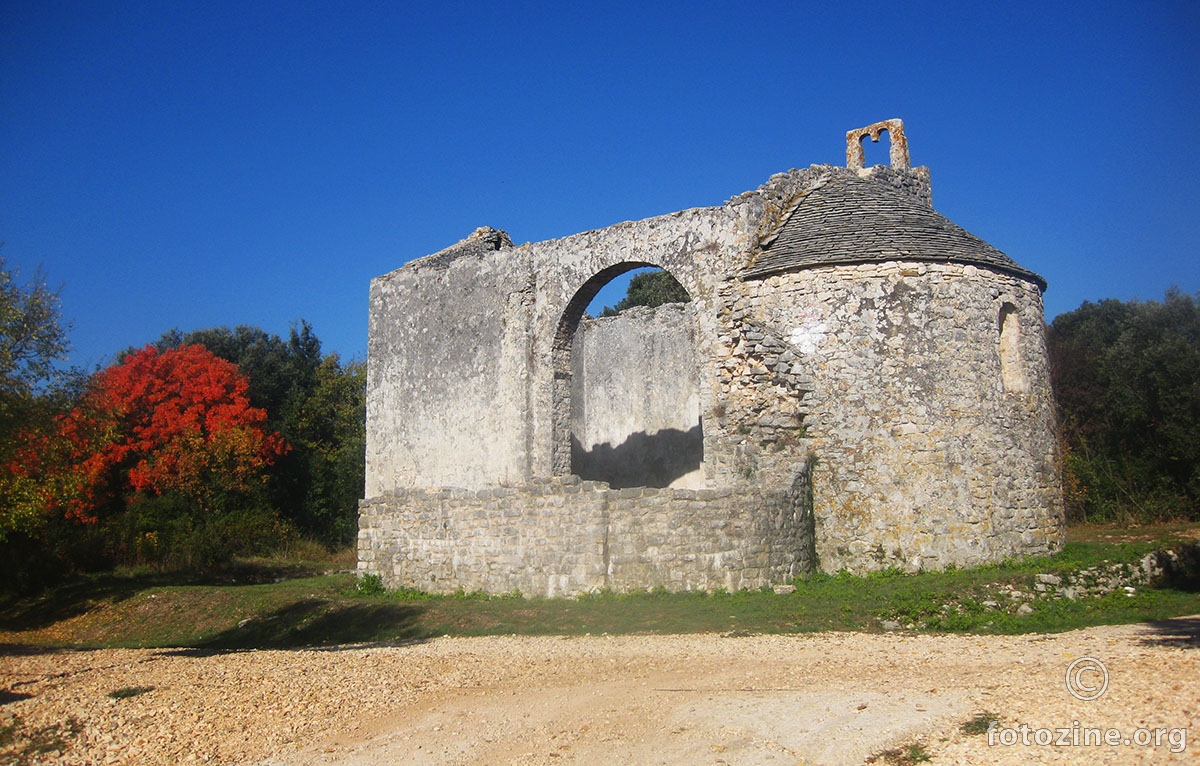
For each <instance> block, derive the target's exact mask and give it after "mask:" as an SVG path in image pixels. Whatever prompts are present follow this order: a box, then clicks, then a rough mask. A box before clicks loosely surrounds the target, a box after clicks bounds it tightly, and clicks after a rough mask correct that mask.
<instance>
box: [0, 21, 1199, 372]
mask: <svg viewBox="0 0 1200 766" xmlns="http://www.w3.org/2000/svg"><path fill="white" fill-rule="evenodd" d="M891 117H900V118H902V119H904V121H905V124H906V128H907V133H908V136H909V144H910V148H911V152H912V159H913V162H914V164H920V165H927V166H929V167H930V168H931V170H932V176H933V193H934V205H935V207H936V208H937V209H938V210H939V211H940V212H942V213H943V214H945V215H947V216H948V217H949V218H950V219H951V220H953V221H955V222H956V223H958V224H959V225H961V226H963V227H964V228H966V229H967V230H968V231H970V232H972V233H974V234H976V235H978V236H981V237H983V238H984V239H985V240H987V241H989V242H990V243H991V244H993V245H995V246H996V247H998V248H1000V249H1001V250H1003V251H1004V252H1006V253H1007V254H1008V255H1010V256H1011V257H1013V258H1014V259H1015V260H1017V261H1018V262H1019V263H1021V264H1022V265H1024V266H1026V267H1028V268H1030V269H1033V270H1034V271H1037V272H1039V273H1041V274H1042V275H1044V276H1045V277H1046V278H1047V279H1048V280H1049V282H1050V289H1049V291H1048V293H1047V294H1046V308H1047V315H1048V318H1053V317H1054V316H1055V315H1057V314H1059V313H1061V312H1063V311H1069V310H1071V309H1073V308H1075V307H1077V306H1078V305H1079V304H1080V303H1081V302H1083V301H1084V300H1098V299H1101V298H1105V297H1115V298H1121V299H1130V298H1139V299H1144V300H1145V299H1158V298H1161V297H1162V294H1163V291H1164V290H1165V289H1166V288H1168V287H1169V286H1171V285H1178V286H1179V287H1180V288H1181V289H1183V290H1184V291H1186V292H1192V293H1194V292H1197V291H1200V214H1198V212H1197V211H1198V210H1200V172H1198V171H1197V165H1198V163H1197V157H1200V3H1197V2H1195V1H1194V0H1180V1H1179V2H1153V1H1152V0H1146V1H1144V2H1129V3H1115V2H1089V3H1054V2H1045V1H1043V2H1031V3H1022V2H1013V3H1008V2H1005V3H997V2H979V3H974V2H944V3H921V2H913V3H880V4H877V5H872V4H847V3H829V4H825V3H820V4H818V3H806V2H797V1H796V0H792V1H791V2H786V3H771V2H762V3H731V2H723V3H709V2H689V3H680V4H672V3H630V4H624V3H619V2H615V3H568V2H555V3H519V2H508V3H406V2H387V3H366V2H302V1H293V2H286V3H283V2H281V3H266V2H247V1H245V0H243V1H242V2H220V1H219V0H212V1H209V2H195V3H193V2H185V1H180V2H161V0H154V1H153V2H137V1H136V0H135V1H133V2H121V3H112V2H55V1H54V0H38V1H37V2H28V1H27V0H7V2H5V3H3V4H0V240H2V241H4V242H6V244H5V246H4V248H3V250H0V254H3V256H4V257H5V258H6V259H7V261H8V263H9V266H10V267H16V268H18V269H20V270H21V272H22V273H23V274H30V273H32V272H33V270H34V269H35V268H36V267H37V266H38V265H41V266H42V267H43V269H44V271H45V273H46V275H47V277H48V281H49V282H51V284H61V285H62V292H61V297H62V309H63V314H64V317H65V318H66V319H68V320H70V321H71V322H72V324H73V327H72V330H71V333H70V339H71V341H72V343H73V345H74V348H75V350H74V352H73V356H72V361H73V362H74V363H76V364H79V365H81V366H84V367H92V366H95V365H98V364H104V363H107V362H110V361H111V360H112V357H113V356H114V355H115V354H116V353H117V352H118V351H120V350H121V349H124V348H126V347H129V346H137V345H142V344H144V343H147V342H150V341H152V340H154V339H155V338H157V337H158V336H159V335H160V334H162V333H163V332H164V331H166V330H169V329H171V328H173V327H177V328H179V329H181V330H191V329H198V328H204V327H214V326H219V325H228V326H234V325H238V324H248V325H257V326H260V327H262V328H263V329H265V330H268V331H270V332H275V333H280V334H286V332H287V330H288V327H289V326H290V324H291V323H293V322H295V321H297V320H300V319H306V320H308V321H309V322H310V323H312V325H313V327H314V330H315V331H316V333H317V335H318V337H320V338H321V339H322V341H323V342H324V347H325V350H327V351H337V352H339V353H341V354H342V355H343V357H359V358H361V357H363V356H364V355H365V350H366V325H367V288H368V283H369V281H370V279H371V278H372V277H374V276H377V275H379V274H383V273H386V272H388V271H390V270H392V269H395V268H397V267H399V266H401V265H402V264H404V263H405V262H406V261H408V260H411V259H412V258H416V257H419V256H421V255H425V254H428V253H431V252H434V251H436V250H439V249H441V248H443V247H445V246H447V245H450V244H452V243H454V242H455V241H457V240H458V239H461V238H462V237H464V236H466V235H467V234H469V233H470V232H471V231H472V230H473V229H475V228H476V227H478V226H482V225H489V226H494V227H496V228H500V229H504V230H506V231H508V232H509V233H510V234H511V236H512V238H513V240H514V241H515V242H517V243H521V242H527V241H538V240H543V239H548V238H553V237H561V236H566V235H569V234H573V233H576V232H579V231H585V230H588V229H594V228H599V227H603V226H607V225H609V224H612V223H616V222H619V221H623V220H630V219H639V218H646V217H649V216H653V215H658V214H662V213H668V212H671V211H674V210H680V209H684V208H689V207H700V206H708V205H718V204H721V203H722V202H723V201H725V200H726V199H728V198H729V197H732V196H734V195H736V194H738V193H740V192H742V191H745V190H748V189H753V188H755V187H757V186H758V185H759V184H761V183H762V182H764V181H765V180H766V179H767V178H768V177H769V176H770V175H771V174H773V173H776V172H780V171H784V170H787V169H789V168H792V167H806V166H808V165H810V164H817V163H832V164H844V135H845V132H846V131H847V130H849V129H852V128H857V127H861V126H863V125H867V124H869V123H872V122H876V121H878V120H881V119H885V118H891ZM885 152H886V150H885V149H882V148H881V150H880V154H879V155H877V156H872V155H870V154H869V155H868V162H876V161H879V162H882V161H885V160H884V159H883V158H884V157H885V156H886V153H885ZM618 297H619V296H618ZM615 300H616V298H615V297H614V298H612V300H611V301H610V302H615ZM450 321H452V319H451V320H450Z"/></svg>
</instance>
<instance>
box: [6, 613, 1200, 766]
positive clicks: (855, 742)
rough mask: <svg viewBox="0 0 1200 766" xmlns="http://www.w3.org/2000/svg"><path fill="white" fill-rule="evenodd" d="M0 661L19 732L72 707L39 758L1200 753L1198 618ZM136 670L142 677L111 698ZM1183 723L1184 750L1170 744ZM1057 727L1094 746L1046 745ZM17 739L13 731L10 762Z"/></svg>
mask: <svg viewBox="0 0 1200 766" xmlns="http://www.w3.org/2000/svg"><path fill="white" fill-rule="evenodd" d="M1081 656H1090V657H1094V658H1096V659H1098V660H1100V661H1102V662H1103V663H1104V665H1105V666H1106V668H1107V670H1108V673H1109V686H1108V689H1107V691H1106V693H1105V694H1104V695H1103V696H1101V697H1100V698H1099V699H1096V700H1094V701H1082V700H1079V699H1076V698H1075V697H1073V696H1071V694H1069V693H1068V691H1067V689H1066V687H1065V682H1064V678H1065V674H1066V670H1067V666H1068V664H1069V663H1070V662H1071V661H1072V660H1074V659H1076V658H1078V657H1081ZM0 663H2V664H0V689H2V690H6V691H3V692H0V703H2V704H0V720H3V721H11V720H12V718H13V716H16V717H17V718H19V720H20V722H21V725H22V727H23V729H24V730H25V731H31V730H36V729H42V728H46V727H54V726H59V727H62V726H63V725H64V722H65V721H68V720H70V719H73V720H74V721H75V722H76V727H77V728H78V729H79V732H78V734H76V735H75V736H74V737H69V738H68V739H67V742H68V747H67V748H66V749H65V750H64V751H63V752H61V753H50V754H47V755H45V756H44V757H42V759H41V760H40V761H38V760H35V761H34V762H45V763H67V764H85V763H86V764H90V763H131V764H133V763H136V764H143V763H147V764H156V763H162V764H167V763H188V762H210V763H238V764H270V765H271V766H285V765H286V766H290V765H291V764H309V763H328V764H364V765H365V764H392V763H397V764H405V763H411V764H417V763H420V764H428V763H444V764H450V763H480V764H483V763H488V764H495V763H520V764H563V763H581V764H584V763H586V764H590V763H668V764H674V763H688V764H704V763H712V764H721V763H726V764H760V763H771V764H794V763H862V762H864V761H865V760H866V759H867V758H868V757H869V756H871V754H873V753H879V752H880V751H881V750H884V749H886V748H893V747H898V746H901V745H904V744H907V743H913V742H920V743H921V745H922V747H924V749H925V752H927V753H928V754H929V755H930V756H932V758H933V762H934V763H962V764H976V763H1041V762H1054V763H1068V762H1078V763H1084V762H1087V763H1139V762H1144V763H1164V762H1179V763H1195V762H1197V761H1200V745H1197V744H1196V743H1195V742H1193V739H1194V738H1195V736H1196V735H1197V734H1198V733H1200V618H1188V619H1183V620H1175V621H1170V622H1169V623H1165V624H1160V625H1155V626H1147V625H1141V626H1136V625H1135V626H1119V627H1101V628H1091V629H1088V630H1081V631H1075V632H1071V633H1063V634H1056V635H1048V636H1043V635H1033V636H1018V637H993V636H920V635H918V636H913V635H899V634H884V635H877V634H847V633H824V634H818V635H802V636H752V637H738V638H734V637H722V636H717V635H699V636H622V637H583V638H557V637H549V638H528V637H515V636H513V637H497V638H469V639H467V638H443V639H438V640H435V641H429V642H426V643H418V644H412V645H408V646H354V647H341V648H331V649H313V650H297V651H253V652H236V653H227V654H204V653H197V652H192V651H186V650H181V651H162V650H105V651H54V652H49V651H48V652H40V651H23V650H20V649H19V648H16V647H7V648H6V649H4V653H3V656H0ZM1079 678H1080V680H1081V681H1082V682H1083V683H1084V684H1085V685H1089V686H1095V685H1096V682H1098V681H1099V680H1100V676H1099V674H1098V673H1090V674H1084V675H1081V676H1080V677H1079ZM131 687H141V688H146V687H150V689H149V690H148V691H144V692H143V693H140V694H137V695H135V696H130V697H127V698H123V699H113V698H111V697H109V696H108V694H109V693H110V692H112V691H115V690H118V689H123V688H131ZM984 712H990V713H995V714H997V715H998V716H999V719H1000V720H999V723H998V725H997V728H996V730H994V731H993V734H992V736H991V737H990V739H991V740H992V745H991V746H989V736H988V735H987V734H979V735H974V736H968V735H965V734H963V733H962V732H960V731H959V727H960V725H961V724H963V723H964V722H966V721H968V720H970V719H971V718H973V717H974V716H976V715H978V714H980V713H984ZM1074 722H1078V723H1074ZM1021 725H1025V726H1026V728H1025V729H1024V731H1022V730H1021V729H1019V728H1018V727H1020V726H1021ZM1088 728H1100V729H1108V728H1113V729H1117V730H1118V731H1119V735H1120V736H1121V737H1122V738H1124V737H1129V738H1134V739H1135V742H1136V741H1140V740H1141V739H1144V738H1148V739H1149V740H1150V741H1151V743H1152V742H1153V738H1154V731H1153V730H1154V729H1155V728H1158V729H1161V730H1162V731H1161V733H1160V734H1159V735H1158V736H1159V745H1158V746H1157V747H1154V746H1153V745H1152V744H1151V745H1148V746H1139V745H1137V744H1134V743H1131V744H1130V745H1129V746H1123V745H1117V746H1115V747H1111V746H1095V745H1090V746H1084V745H1083V744H1082V741H1083V738H1084V737H1085V736H1087V732H1086V731H1085V730H1086V729H1088ZM1184 728H1186V729H1187V730H1188V731H1187V732H1186V736H1187V740H1186V750H1185V751H1183V752H1172V750H1178V749H1179V746H1180V745H1181V744H1182V742H1181V741H1180V740H1181V736H1180V735H1181V734H1183V733H1184V732H1181V731H1179V730H1181V729H1184ZM1039 729H1065V731H1064V732H1063V733H1062V734H1054V733H1052V732H1050V733H1042V732H1039V731H1037V730H1039ZM1139 729H1141V730H1143V731H1144V732H1147V733H1145V734H1142V733H1139V732H1138V730H1139ZM50 730H51V731H52V730H53V729H52V728H51V729H50ZM1172 730H1173V731H1172ZM1046 736H1053V737H1055V738H1056V739H1058V738H1061V737H1065V740H1064V741H1065V742H1070V741H1071V738H1072V737H1076V738H1078V739H1079V740H1080V744H1079V745H1077V746H1072V745H1060V746H1052V745H1039V744H1037V741H1036V740H1037V738H1038V737H1041V738H1042V739H1043V740H1044V739H1045V737H1046ZM1022 739H1027V740H1028V741H1029V744H1028V745H1024V744H1022V743H1021V740H1022ZM1005 740H1015V741H1016V744H1014V745H1011V746H1006V745H1005V744H1003V743H1004V741H1005ZM5 753H7V754H5ZM11 753H12V746H9V750H8V751H5V750H4V749H3V748H0V763H4V762H13V756H12V755H11ZM879 762H884V761H883V759H882V758H881V759H879Z"/></svg>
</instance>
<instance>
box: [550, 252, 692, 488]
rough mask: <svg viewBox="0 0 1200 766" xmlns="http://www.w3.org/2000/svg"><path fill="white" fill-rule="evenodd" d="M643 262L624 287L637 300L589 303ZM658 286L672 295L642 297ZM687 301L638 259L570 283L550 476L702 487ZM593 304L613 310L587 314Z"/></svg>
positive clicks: (559, 335)
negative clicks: (663, 298) (571, 290)
mask: <svg viewBox="0 0 1200 766" xmlns="http://www.w3.org/2000/svg"><path fill="white" fill-rule="evenodd" d="M646 267H651V269H650V270H646V271H642V272H640V273H639V274H638V276H635V277H634V279H633V280H632V282H631V285H632V286H631V287H630V288H629V291H628V292H627V293H626V296H627V297H629V298H632V299H633V300H632V302H633V303H634V304H635V305H632V306H631V305H628V304H629V302H628V301H626V302H625V304H624V305H623V304H622V303H621V302H619V301H618V302H609V301H610V300H611V297H612V293H607V294H606V295H607V296H608V297H607V298H606V297H605V295H602V296H601V300H600V301H597V302H596V303H595V304H593V300H594V299H595V298H596V296H597V295H598V294H600V291H601V289H602V288H604V287H605V286H606V285H608V284H609V283H610V282H612V281H613V280H614V279H615V278H617V277H619V276H621V275H622V274H626V273H628V272H630V271H634V270H640V269H645V268H646ZM642 275H645V276H642ZM671 285H673V287H672V286H671ZM664 287H666V288H667V289H668V293H667V297H668V299H669V300H670V302H667V303H663V304H662V305H659V306H657V307H654V308H651V307H649V306H647V305H645V302H644V301H647V300H648V302H650V303H654V302H655V297H654V296H655V294H657V293H659V291H660V290H662V289H663V288H664ZM639 296H640V297H639ZM659 297H661V296H659ZM677 298H682V299H683V300H682V301H679V300H674V299H677ZM690 301H691V297H690V296H689V295H688V294H687V292H686V290H683V289H682V288H681V287H679V286H678V283H677V282H676V281H675V280H674V279H673V277H670V276H669V275H668V274H667V273H666V272H663V271H662V270H661V269H658V268H657V267H652V266H651V264H647V263H642V262H625V263H620V264H617V265H615V266H611V267H609V268H607V269H604V270H603V271H601V272H599V273H598V274H596V275H595V276H593V277H592V278H591V279H589V280H588V281H587V282H585V283H584V284H583V286H582V287H580V288H579V289H578V290H577V291H576V293H575V295H574V297H572V299H571V301H570V302H569V303H568V304H567V307H566V309H565V310H564V312H563V315H562V317H561V318H560V320H559V323H558V328H557V331H556V333H555V338H554V455H553V460H554V473H555V474H556V475H565V474H576V475H578V476H579V477H581V478H583V479H590V480H593V481H604V482H608V484H609V485H610V486H612V487H614V488H621V487H669V486H675V487H680V486H684V487H698V486H701V485H702V483H703V477H702V472H701V463H702V461H703V457H704V446H703V444H704V440H703V432H702V429H701V425H700V373H699V364H698V357H697V348H696V318H695V314H694V308H693V305H692V303H691V302H690ZM600 304H603V305H606V306H610V307H612V308H613V309H614V310H613V311H610V312H608V313H609V315H608V316H596V317H594V316H592V312H593V311H594V312H595V313H602V311H601V305H600ZM589 305H590V308H591V309H592V311H589V310H588V309H589ZM618 307H619V308H621V309H623V310H621V311H619V312H618V311H616V310H615V309H617V308H618Z"/></svg>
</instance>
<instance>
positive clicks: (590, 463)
mask: <svg viewBox="0 0 1200 766" xmlns="http://www.w3.org/2000/svg"><path fill="white" fill-rule="evenodd" d="M703 459H704V432H703V430H702V429H701V426H700V424H699V423H697V424H696V425H695V426H693V427H692V428H690V429H688V430H687V431H680V430H679V429H677V428H664V429H663V430H661V431H658V432H656V433H653V434H647V433H645V432H642V431H639V432H637V433H633V434H630V435H629V438H627V439H626V440H625V441H624V442H622V443H621V444H619V445H618V446H616V447H612V446H609V445H608V444H607V443H605V444H597V445H596V446H595V447H593V448H592V449H590V450H585V449H584V448H583V445H581V444H580V443H579V440H578V439H577V438H575V436H574V434H572V436H571V473H573V474H575V475H577V476H578V477H579V478H581V479H584V480H588V481H603V482H608V485H609V486H610V487H612V488H613V489H623V488H625V487H668V486H670V485H671V482H673V481H675V480H676V479H679V478H680V477H682V476H685V475H687V474H689V473H692V472H693V471H696V470H699V468H700V461H701V460H703Z"/></svg>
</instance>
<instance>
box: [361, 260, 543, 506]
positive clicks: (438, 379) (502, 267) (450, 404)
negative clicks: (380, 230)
mask: <svg viewBox="0 0 1200 766" xmlns="http://www.w3.org/2000/svg"><path fill="white" fill-rule="evenodd" d="M521 261H522V253H521V251H520V250H518V249H515V248H511V246H510V247H508V248H504V249H499V250H492V251H478V252H471V253H468V254H465V255H463V256H461V257H458V258H455V259H449V258H444V259H441V260H438V259H437V257H436V256H435V257H433V258H432V259H431V260H430V261H429V262H427V263H426V264H420V265H419V266H417V267H413V268H405V269H400V270H398V271H395V272H392V273H391V274H389V275H387V276H386V277H384V278H380V279H376V280H373V281H372V283H371V315H370V328H369V332H370V336H369V342H368V367H367V424H368V425H367V456H366V461H367V465H366V497H373V496H375V495H378V494H380V493H382V492H384V491H386V490H389V489H392V488H395V487H408V486H417V485H424V486H460V487H476V486H481V485H482V486H487V485H495V484H500V483H504V482H520V481H524V480H525V479H526V478H527V476H528V473H529V447H528V439H527V433H526V429H527V423H528V420H529V418H528V390H527V387H528V372H527V369H526V368H527V365H528V352H529V342H530V341H529V333H530V329H529V321H528V317H529V313H530V310H531V309H530V307H531V305H532V303H533V300H534V294H533V289H532V285H531V283H530V279H529V275H528V264H526V265H525V268H521Z"/></svg>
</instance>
